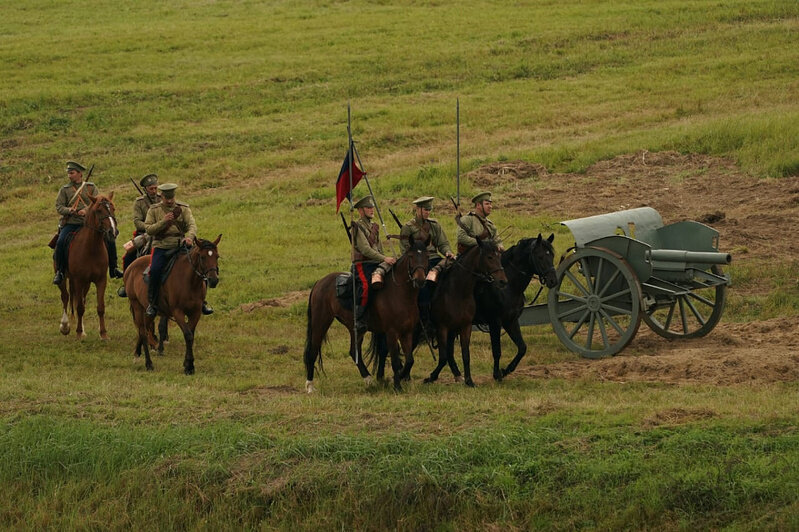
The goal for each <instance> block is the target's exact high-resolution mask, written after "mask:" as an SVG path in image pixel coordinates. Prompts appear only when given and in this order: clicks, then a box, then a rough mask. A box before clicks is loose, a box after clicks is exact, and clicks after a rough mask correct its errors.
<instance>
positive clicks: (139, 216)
mask: <svg viewBox="0 0 799 532" xmlns="http://www.w3.org/2000/svg"><path fill="white" fill-rule="evenodd" d="M139 184H140V185H141V187H142V190H143V191H144V194H142V195H141V196H139V197H138V198H136V201H135V202H133V226H134V227H135V231H134V232H133V239H132V240H131V241H130V242H128V243H126V244H125V249H127V250H128V252H127V253H126V254H125V256H124V257H123V259H122V269H123V270H125V269H126V268H127V267H128V265H130V263H131V262H133V261H134V260H136V257H140V256H142V255H144V254H145V253H147V252H148V250H149V246H148V244H149V243H150V240H151V239H150V238H149V237H148V236H147V228H146V227H145V226H144V220H145V219H146V218H147V211H149V210H150V207H152V206H153V205H155V204H156V203H160V202H161V194H159V193H158V176H157V175H155V174H147V175H146V176H144V177H142V178H141V180H140V181H139Z"/></svg>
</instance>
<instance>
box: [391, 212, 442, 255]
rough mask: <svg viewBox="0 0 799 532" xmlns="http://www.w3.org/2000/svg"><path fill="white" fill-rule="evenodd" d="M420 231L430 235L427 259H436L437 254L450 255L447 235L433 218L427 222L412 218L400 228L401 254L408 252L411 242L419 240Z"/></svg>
mask: <svg viewBox="0 0 799 532" xmlns="http://www.w3.org/2000/svg"><path fill="white" fill-rule="evenodd" d="M422 229H424V231H425V232H427V234H429V235H430V244H428V246H427V254H428V256H429V258H431V259H432V258H433V257H437V256H438V253H441V254H442V255H446V254H447V253H452V248H451V247H450V245H449V240H447V235H445V234H444V228H443V227H441V224H439V223H438V220H435V219H433V218H428V219H427V220H424V219H419V218H414V219H413V220H411V221H410V222H408V223H406V224H405V225H403V226H402V230H401V231H400V249H401V250H402V252H403V253H405V252H406V251H408V248H409V247H411V241H412V240H414V239H417V238H421V233H422ZM437 252H438V253H437Z"/></svg>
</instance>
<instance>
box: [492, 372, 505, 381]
mask: <svg viewBox="0 0 799 532" xmlns="http://www.w3.org/2000/svg"><path fill="white" fill-rule="evenodd" d="M504 376H505V374H504V373H502V372H501V371H498V372H496V373H494V380H495V381H497V382H501V381H502V378H503V377H504Z"/></svg>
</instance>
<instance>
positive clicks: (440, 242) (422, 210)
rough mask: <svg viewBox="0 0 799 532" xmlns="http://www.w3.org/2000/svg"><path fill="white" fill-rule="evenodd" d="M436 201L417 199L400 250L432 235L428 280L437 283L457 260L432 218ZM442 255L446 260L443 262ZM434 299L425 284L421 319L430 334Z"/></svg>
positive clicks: (428, 247)
mask: <svg viewBox="0 0 799 532" xmlns="http://www.w3.org/2000/svg"><path fill="white" fill-rule="evenodd" d="M434 199H435V198H433V197H432V196H422V197H421V198H417V199H415V200H414V202H413V205H414V210H415V215H414V217H413V220H411V221H409V222H408V223H406V224H405V225H403V226H402V230H401V231H400V248H401V249H402V252H403V253H405V251H407V250H408V248H409V247H410V245H411V244H410V243H411V239H416V238H420V235H421V234H422V233H424V234H428V235H430V244H428V246H427V254H428V258H429V259H430V265H429V273H428V274H427V279H428V280H430V281H431V282H435V280H436V278H437V277H438V274H439V273H440V272H441V270H442V269H443V268H444V266H445V265H446V264H447V263H448V262H449V261H450V260H452V259H454V258H455V255H453V254H452V248H451V247H450V245H449V240H448V239H447V235H445V234H444V228H443V227H441V224H439V223H438V220H435V219H433V218H430V211H432V210H433V200H434ZM441 255H443V256H444V257H445V259H446V260H442V258H441ZM432 298H433V286H432V285H430V284H429V283H425V286H424V287H422V289H421V290H420V291H419V318H420V319H421V321H422V324H423V325H424V326H425V328H426V329H427V330H428V331H430V332H429V333H428V334H431V333H432V329H431V326H430V319H431V317H430V303H431V301H432Z"/></svg>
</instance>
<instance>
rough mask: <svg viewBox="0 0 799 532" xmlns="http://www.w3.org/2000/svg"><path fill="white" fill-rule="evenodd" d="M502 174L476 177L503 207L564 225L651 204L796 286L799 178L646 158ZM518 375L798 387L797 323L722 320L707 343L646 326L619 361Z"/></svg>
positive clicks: (719, 161)
mask: <svg viewBox="0 0 799 532" xmlns="http://www.w3.org/2000/svg"><path fill="white" fill-rule="evenodd" d="M499 168H500V167H498V166H497V165H488V166H485V167H482V168H480V169H478V170H476V171H475V172H473V178H474V179H475V182H476V183H479V184H480V185H481V186H486V187H490V186H491V185H492V184H493V185H500V192H498V193H497V194H495V207H497V208H500V209H502V208H505V209H512V210H514V211H518V212H523V213H540V212H546V213H547V214H550V215H552V216H554V217H555V218H558V219H563V220H567V219H571V218H581V217H584V216H592V215H595V214H603V213H606V212H613V211H618V210H622V209H631V208H635V207H642V206H650V207H653V208H655V209H656V210H657V211H658V212H659V213H660V214H661V216H662V217H663V221H664V223H665V224H669V223H672V222H676V221H679V220H697V221H702V222H703V223H706V224H708V225H710V226H712V227H714V228H715V229H717V230H718V231H719V234H720V248H721V250H722V251H729V252H731V253H732V254H733V260H734V261H735V262H736V263H739V262H745V261H753V260H778V261H780V262H781V263H782V264H785V265H786V266H787V267H788V268H790V269H791V270H792V271H793V274H792V281H791V286H790V287H789V288H791V289H795V288H796V287H799V239H797V238H796V235H797V234H799V178H797V177H791V178H785V179H758V178H755V177H752V176H749V175H747V174H746V173H744V172H742V171H741V170H740V169H739V168H738V167H737V165H735V163H734V162H733V161H731V160H729V159H724V158H719V157H709V156H705V155H682V154H679V153H677V152H661V153H650V152H647V151H642V152H639V153H636V154H634V155H624V156H620V157H616V158H614V159H612V160H609V161H602V162H599V163H597V164H595V165H593V166H591V167H590V168H588V170H587V171H586V172H585V173H581V174H556V173H548V172H546V171H545V170H543V171H541V170H536V171H535V172H526V173H525V172H512V171H508V170H505V171H504V172H503V171H501V170H500V169H499ZM517 175H518V176H519V177H518V178H515V176H517ZM522 176H523V177H522ZM514 181H515V182H514ZM502 190H510V191H509V192H502ZM520 236H522V235H514V238H518V237H520ZM789 275H791V274H789ZM758 284H759V285H760V286H758ZM769 289H770V283H769V281H768V279H764V280H763V282H762V283H755V286H750V287H749V289H748V294H749V295H751V294H753V293H758V292H761V291H762V292H765V291H768V290H769ZM731 290H733V291H734V290H736V288H735V286H733V287H732V288H731ZM531 349H534V347H533V346H531ZM517 373H518V375H519V376H525V377H532V378H565V379H585V378H588V379H601V380H609V381H617V382H624V381H650V382H666V383H708V384H720V385H730V384H745V383H753V384H762V383H770V382H780V381H796V380H799V320H795V319H782V318H780V319H773V320H767V321H759V322H750V323H743V324H740V323H739V324H731V323H725V321H724V319H722V322H721V323H720V324H719V325H718V326H717V327H716V328H715V329H714V330H713V331H712V332H711V333H710V334H709V335H708V336H707V337H705V338H700V339H695V340H683V341H680V340H675V341H669V340H666V339H664V338H661V337H660V336H658V335H656V334H655V333H653V332H652V331H650V330H649V329H648V328H647V327H646V325H644V324H642V325H641V328H640V329H639V332H638V335H637V336H636V338H635V339H633V341H632V342H631V343H630V345H629V346H628V347H627V349H626V350H624V351H623V352H622V353H620V354H619V355H617V356H616V357H612V358H608V359H603V360H584V359H580V360H576V361H571V362H564V363H557V364H546V365H534V366H524V364H522V367H520V368H519V369H518V370H517ZM489 378H490V377H489Z"/></svg>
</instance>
